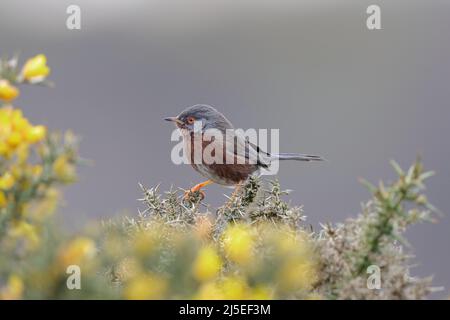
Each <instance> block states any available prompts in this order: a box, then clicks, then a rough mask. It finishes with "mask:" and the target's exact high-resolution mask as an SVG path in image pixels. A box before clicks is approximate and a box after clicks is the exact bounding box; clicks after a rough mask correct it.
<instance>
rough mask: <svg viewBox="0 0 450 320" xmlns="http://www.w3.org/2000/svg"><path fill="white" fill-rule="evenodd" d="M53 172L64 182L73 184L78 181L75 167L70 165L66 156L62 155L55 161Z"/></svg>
mask: <svg viewBox="0 0 450 320" xmlns="http://www.w3.org/2000/svg"><path fill="white" fill-rule="evenodd" d="M53 172H54V173H55V175H56V176H57V177H58V179H60V180H61V181H63V182H72V181H74V180H75V179H76V172H75V166H74V165H73V164H72V163H70V161H69V159H68V157H67V156H66V155H61V156H60V157H59V158H57V159H56V160H55V162H54V163H53Z"/></svg>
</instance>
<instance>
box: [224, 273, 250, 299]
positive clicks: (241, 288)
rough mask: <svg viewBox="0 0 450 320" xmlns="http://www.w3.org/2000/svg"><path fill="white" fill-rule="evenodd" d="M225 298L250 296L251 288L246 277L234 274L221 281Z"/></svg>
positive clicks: (245, 297)
mask: <svg viewBox="0 0 450 320" xmlns="http://www.w3.org/2000/svg"><path fill="white" fill-rule="evenodd" d="M221 287H222V291H223V296H224V299H226V300H243V299H248V298H249V293H250V291H249V288H248V285H247V283H246V281H245V279H243V278H240V277H236V276H232V277H228V278H225V279H224V280H223V281H222V283H221Z"/></svg>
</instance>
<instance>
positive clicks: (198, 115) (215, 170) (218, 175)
mask: <svg viewBox="0 0 450 320" xmlns="http://www.w3.org/2000/svg"><path fill="white" fill-rule="evenodd" d="M164 120H166V121H171V122H174V123H175V125H176V127H177V128H178V129H179V130H180V131H181V133H182V137H183V143H184V150H185V152H186V156H187V159H188V160H189V162H190V164H191V165H192V167H193V168H194V169H195V170H196V171H197V172H199V173H200V174H201V175H203V176H204V177H206V178H207V179H208V180H206V181H204V182H201V183H199V184H197V185H195V186H194V187H193V188H191V189H190V190H187V191H186V194H185V198H186V197H188V196H189V194H191V193H194V192H199V193H200V194H201V196H202V199H203V198H204V193H203V191H201V189H202V188H203V187H205V186H207V185H209V184H211V183H217V184H220V185H224V186H235V187H236V188H235V192H233V195H235V194H237V192H238V191H239V189H240V187H241V186H242V184H243V183H244V182H245V181H246V180H247V179H248V178H249V177H250V176H252V175H255V174H258V173H260V171H261V169H267V168H268V167H269V165H270V163H271V161H273V160H297V161H322V160H324V159H323V158H322V157H320V156H315V155H307V154H300V153H279V154H271V153H268V152H266V151H263V150H261V149H260V148H259V147H258V145H255V144H254V143H251V142H250V141H249V140H248V139H246V138H245V137H243V136H242V135H239V134H231V135H230V132H232V133H233V132H235V131H234V127H233V125H232V124H231V122H230V121H229V120H228V119H227V118H226V117H225V116H224V115H223V114H222V113H220V112H219V111H217V110H216V109H215V108H213V107H211V106H209V105H203V104H198V105H194V106H192V107H189V108H187V109H185V110H184V111H182V112H181V113H180V114H179V115H178V116H176V117H167V118H164ZM196 124H197V127H196ZM198 124H200V125H201V126H200V127H198ZM212 129H213V130H214V132H215V134H216V139H215V138H211V137H210V136H208V132H209V131H212ZM217 133H219V135H222V137H221V138H222V139H217ZM195 143H197V144H195ZM210 144H214V145H212V147H214V148H215V149H214V148H212V149H214V150H216V152H217V151H221V150H222V156H223V161H216V162H211V161H205V159H203V157H201V159H200V161H195V160H196V159H194V158H195V157H194V153H195V152H197V151H199V152H200V154H203V153H202V152H203V151H204V150H205V148H208V146H209V147H211V146H210ZM195 148H197V149H200V150H195ZM212 156H214V151H213V152H212ZM225 157H229V158H225ZM230 158H231V159H232V161H229V160H228V159H230ZM251 160H253V161H251Z"/></svg>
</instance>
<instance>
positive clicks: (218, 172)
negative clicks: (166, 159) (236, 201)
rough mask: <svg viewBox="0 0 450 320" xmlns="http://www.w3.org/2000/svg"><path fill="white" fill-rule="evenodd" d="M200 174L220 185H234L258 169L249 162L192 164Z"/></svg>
mask: <svg viewBox="0 0 450 320" xmlns="http://www.w3.org/2000/svg"><path fill="white" fill-rule="evenodd" d="M192 167H193V168H194V169H195V170H196V171H197V172H199V173H200V174H201V175H203V176H205V177H207V178H208V179H210V180H212V181H214V182H215V183H218V184H221V185H226V186H227V185H235V184H238V183H240V182H242V181H245V180H247V179H248V178H249V177H250V176H251V175H252V174H253V173H255V172H256V171H258V167H257V166H256V165H251V164H192Z"/></svg>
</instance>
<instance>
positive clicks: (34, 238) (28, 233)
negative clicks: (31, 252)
mask: <svg viewBox="0 0 450 320" xmlns="http://www.w3.org/2000/svg"><path fill="white" fill-rule="evenodd" d="M9 234H10V236H11V237H12V238H15V239H18V238H23V239H25V240H27V245H28V247H27V248H28V249H34V248H36V247H37V246H38V245H39V243H40V239H39V233H38V230H37V229H36V226H34V225H32V224H30V223H28V222H25V221H23V220H19V221H14V222H13V223H12V226H11V228H10V230H9Z"/></svg>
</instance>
